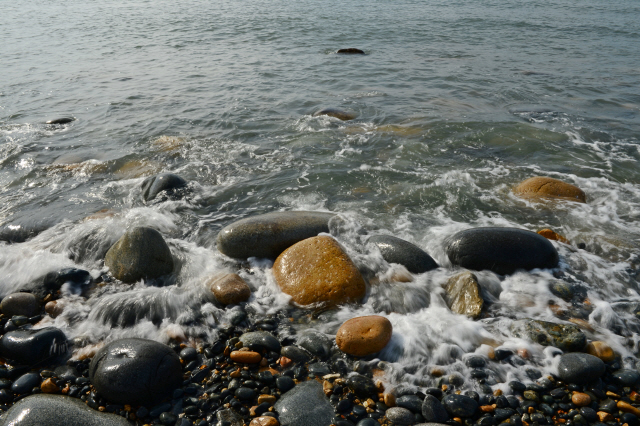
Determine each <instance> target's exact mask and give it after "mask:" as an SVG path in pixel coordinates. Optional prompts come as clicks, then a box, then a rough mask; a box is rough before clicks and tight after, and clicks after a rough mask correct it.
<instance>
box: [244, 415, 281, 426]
mask: <svg viewBox="0 0 640 426" xmlns="http://www.w3.org/2000/svg"><path fill="white" fill-rule="evenodd" d="M249 426H280V422H279V421H278V420H277V419H276V418H274V417H269V416H262V417H256V418H255V419H253V420H251V423H249Z"/></svg>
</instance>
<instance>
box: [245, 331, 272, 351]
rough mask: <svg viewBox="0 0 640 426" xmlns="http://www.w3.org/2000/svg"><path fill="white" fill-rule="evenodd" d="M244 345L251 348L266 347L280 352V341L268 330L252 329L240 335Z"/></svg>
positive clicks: (259, 348)
mask: <svg viewBox="0 0 640 426" xmlns="http://www.w3.org/2000/svg"><path fill="white" fill-rule="evenodd" d="M240 341H241V342H242V346H244V347H248V348H249V349H258V350H261V349H266V350H268V351H271V352H277V353H280V348H281V346H280V342H279V341H278V339H276V338H275V337H273V334H271V333H269V332H266V331H252V332H249V333H244V334H243V335H242V336H240Z"/></svg>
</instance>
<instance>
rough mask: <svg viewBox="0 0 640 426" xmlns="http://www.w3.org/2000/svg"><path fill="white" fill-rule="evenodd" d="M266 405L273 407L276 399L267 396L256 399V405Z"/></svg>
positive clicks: (263, 395)
mask: <svg viewBox="0 0 640 426" xmlns="http://www.w3.org/2000/svg"><path fill="white" fill-rule="evenodd" d="M265 402H266V403H267V404H269V405H273V404H275V403H276V397H275V396H273V395H269V394H262V395H260V396H259V397H258V404H262V403H265Z"/></svg>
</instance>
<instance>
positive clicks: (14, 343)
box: [0, 327, 68, 365]
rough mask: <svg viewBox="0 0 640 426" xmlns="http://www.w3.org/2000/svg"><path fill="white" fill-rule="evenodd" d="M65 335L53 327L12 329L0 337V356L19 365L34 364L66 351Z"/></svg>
mask: <svg viewBox="0 0 640 426" xmlns="http://www.w3.org/2000/svg"><path fill="white" fill-rule="evenodd" d="M67 347H68V342H67V337H66V336H65V335H64V333H63V332H62V331H60V330H59V329H57V328H55V327H45V328H41V329H38V330H33V329H31V330H14V331H10V332H8V333H5V334H4V336H2V338H0V356H2V357H3V358H6V359H10V360H13V361H15V362H16V363H17V364H19V365H35V364H38V363H41V362H45V361H49V360H53V359H55V358H58V357H59V356H62V355H64V354H66V353H67Z"/></svg>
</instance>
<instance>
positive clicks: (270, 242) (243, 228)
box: [217, 211, 335, 259]
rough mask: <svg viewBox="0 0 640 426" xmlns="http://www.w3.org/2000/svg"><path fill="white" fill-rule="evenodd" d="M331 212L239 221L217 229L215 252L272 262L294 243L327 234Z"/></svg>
mask: <svg viewBox="0 0 640 426" xmlns="http://www.w3.org/2000/svg"><path fill="white" fill-rule="evenodd" d="M334 216H335V214H333V213H324V212H307V211H297V212H272V213H267V214H263V215H258V216H253V217H248V218H246V219H242V220H239V221H237V222H234V223H232V224H230V225H228V226H225V227H224V228H222V230H220V232H219V233H218V237H217V247H218V250H219V251H220V252H221V253H222V254H225V255H227V256H229V257H233V258H236V259H247V258H249V257H258V258H265V259H275V258H277V257H278V256H279V255H280V254H281V253H282V252H283V251H284V250H286V249H287V248H289V247H291V246H292V245H294V244H295V243H297V242H299V241H302V240H305V239H307V238H311V237H315V236H316V235H318V234H319V233H321V232H326V233H328V232H329V219H331V218H332V217H334Z"/></svg>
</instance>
